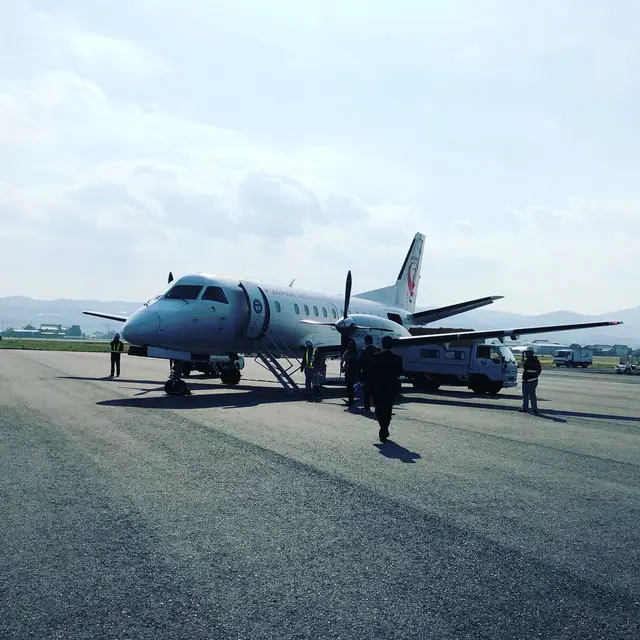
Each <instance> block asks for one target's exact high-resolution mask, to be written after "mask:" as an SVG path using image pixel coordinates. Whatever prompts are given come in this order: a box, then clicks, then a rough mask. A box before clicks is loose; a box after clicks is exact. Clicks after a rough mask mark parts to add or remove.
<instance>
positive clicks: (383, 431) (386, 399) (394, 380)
mask: <svg viewBox="0 0 640 640" xmlns="http://www.w3.org/2000/svg"><path fill="white" fill-rule="evenodd" d="M390 342H391V339H390V338H389V337H388V336H385V337H384V338H382V351H381V352H380V353H376V354H375V355H374V356H373V357H372V358H371V378H370V380H371V390H372V391H373V402H374V403H375V410H376V419H377V420H378V424H379V425H380V431H379V432H378V436H379V437H380V442H384V441H385V440H386V439H387V438H388V437H389V425H390V424H391V416H392V413H393V403H394V400H395V398H396V395H397V393H398V378H399V377H400V376H401V375H402V373H403V367H402V358H401V357H400V356H399V355H397V354H395V353H393V352H392V351H391V346H390Z"/></svg>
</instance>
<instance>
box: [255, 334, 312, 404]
mask: <svg viewBox="0 0 640 640" xmlns="http://www.w3.org/2000/svg"><path fill="white" fill-rule="evenodd" d="M253 346H254V347H255V350H256V353H257V354H258V355H257V356H256V357H255V358H254V360H255V361H256V362H257V363H258V364H259V365H260V366H262V367H264V368H265V369H267V371H269V372H271V374H272V375H273V376H274V377H275V378H276V380H277V381H278V382H279V383H280V384H281V385H282V386H283V387H284V388H285V389H286V390H287V391H288V392H289V393H293V392H295V391H299V390H300V387H299V386H298V385H297V384H296V382H295V380H294V379H293V378H292V377H291V374H292V373H293V372H294V371H296V370H297V369H299V367H300V361H299V360H298V359H297V358H296V357H295V355H294V353H293V352H292V351H291V349H289V348H288V347H287V345H286V344H285V343H284V341H283V340H282V339H281V338H280V336H278V334H277V333H276V332H275V331H274V330H273V329H269V330H268V331H267V333H266V334H265V335H264V336H262V338H260V339H257V340H254V341H253ZM279 358H282V359H283V360H285V361H286V363H287V366H286V367H284V366H282V364H281V363H280V360H279Z"/></svg>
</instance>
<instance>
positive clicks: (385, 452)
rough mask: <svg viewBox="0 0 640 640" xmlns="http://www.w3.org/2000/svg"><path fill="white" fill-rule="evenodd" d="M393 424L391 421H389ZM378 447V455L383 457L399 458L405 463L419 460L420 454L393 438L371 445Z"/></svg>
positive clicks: (413, 462)
mask: <svg viewBox="0 0 640 640" xmlns="http://www.w3.org/2000/svg"><path fill="white" fill-rule="evenodd" d="M391 424H392V425H393V423H391ZM373 446H374V447H376V449H378V452H379V453H380V455H382V456H384V457H385V458H391V459H394V460H400V461H401V462H404V463H406V464H415V463H416V461H417V460H421V459H422V456H421V455H420V454H419V453H416V452H415V451H409V449H407V448H406V447H402V446H400V445H399V444H397V443H396V442H394V441H393V440H387V441H386V442H381V443H377V444H374V445H373Z"/></svg>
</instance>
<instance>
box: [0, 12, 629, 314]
mask: <svg viewBox="0 0 640 640" xmlns="http://www.w3.org/2000/svg"><path fill="white" fill-rule="evenodd" d="M97 5H98V3H90V2H81V1H80V0H75V1H71V0H55V1H54V0H49V1H48V2H45V1H44V0H43V1H38V0H33V1H30V2H27V1H23V0H13V1H12V2H11V3H8V4H7V6H6V7H5V8H4V9H3V19H2V22H0V240H1V242H2V251H1V252H0V270H1V273H2V274H3V276H4V277H3V278H1V279H0V296H9V295H26V296H31V297H37V298H45V299H54V298H83V299H94V300H95V299H99V300H131V301H136V300H146V299H148V298H150V297H151V296H153V295H155V294H156V293H157V292H159V291H161V290H163V289H164V288H165V286H166V281H167V273H168V271H169V270H171V271H173V273H174V275H176V276H179V275H182V274H185V273H189V272H197V271H200V272H209V273H219V274H223V275H227V276H235V277H238V278H246V279H250V280H254V281H262V282H267V283H272V284H283V285H286V284H288V283H289V281H290V280H291V279H292V278H296V286H299V287H302V288H306V289H313V290H320V291H327V292H332V293H334V292H335V293H338V292H342V291H343V289H344V280H345V277H346V272H347V270H349V269H351V271H352V274H353V291H354V293H356V292H357V291H364V290H367V289H373V288H377V287H381V286H386V285H389V284H392V283H393V282H394V280H395V278H396V276H397V273H398V270H399V268H400V265H401V263H402V261H403V259H404V255H405V253H406V251H407V249H408V247H409V244H410V242H411V240H412V238H413V236H414V234H415V233H416V232H417V231H420V232H422V233H424V234H425V235H426V249H425V256H424V260H423V267H422V279H421V282H420V291H419V295H418V305H419V306H435V305H444V304H451V303H454V302H456V301H461V300H466V299H470V298H474V297H479V296H484V295H503V296H505V299H503V300H501V301H499V302H497V303H496V304H495V305H494V307H493V308H495V310H505V311H514V312H521V313H527V314H535V313H544V312H549V311H554V310H559V309H562V310H565V309H566V310H573V311H576V312H579V313H587V314H595V313H604V312H607V311H613V310H618V309H623V308H629V307H634V306H637V305H638V304H640V298H639V297H638V293H637V292H638V289H637V286H636V283H637V282H638V281H639V280H640V261H639V260H638V259H637V257H638V251H637V243H638V238H639V237H640V186H639V183H638V180H637V176H638V169H639V166H638V165H639V162H638V159H637V154H638V148H640V101H639V97H640V76H638V74H637V69H638V67H639V66H640V65H639V63H640V41H639V40H638V38H637V37H636V34H635V33H634V28H635V25H637V23H638V19H639V18H640V5H639V4H638V3H637V2H636V1H635V0H618V1H617V2H615V3H602V2H596V1H595V0H563V2H557V0H555V1H548V0H540V1H538V2H536V3H531V2H528V1H525V0H467V1H464V2H463V1H457V0H447V1H446V2H441V1H438V2H436V1H435V0H433V1H431V0H393V1H390V0H389V1H388V0H377V1H376V2H370V1H365V0H323V2H313V3H311V2H305V1H304V0H270V1H269V2H261V1H259V0H216V1H211V0H180V2H177V1H176V2H174V1H170V0H127V1H126V2H124V1H123V0H111V2H109V3H100V5H101V6H97Z"/></svg>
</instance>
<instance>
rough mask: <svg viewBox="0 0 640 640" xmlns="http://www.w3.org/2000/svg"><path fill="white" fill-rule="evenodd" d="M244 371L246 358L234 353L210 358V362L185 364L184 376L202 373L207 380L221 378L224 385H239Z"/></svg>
mask: <svg viewBox="0 0 640 640" xmlns="http://www.w3.org/2000/svg"><path fill="white" fill-rule="evenodd" d="M242 369H244V356H243V355H242V354H235V353H233V354H229V355H226V356H209V359H208V360H202V361H200V360H192V361H191V362H185V363H184V365H183V371H182V375H183V376H190V375H191V373H192V372H193V371H200V372H202V373H204V375H205V376H206V377H207V378H220V379H221V381H222V382H223V383H224V384H237V383H238V382H239V381H240V375H239V374H240V371H242Z"/></svg>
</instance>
